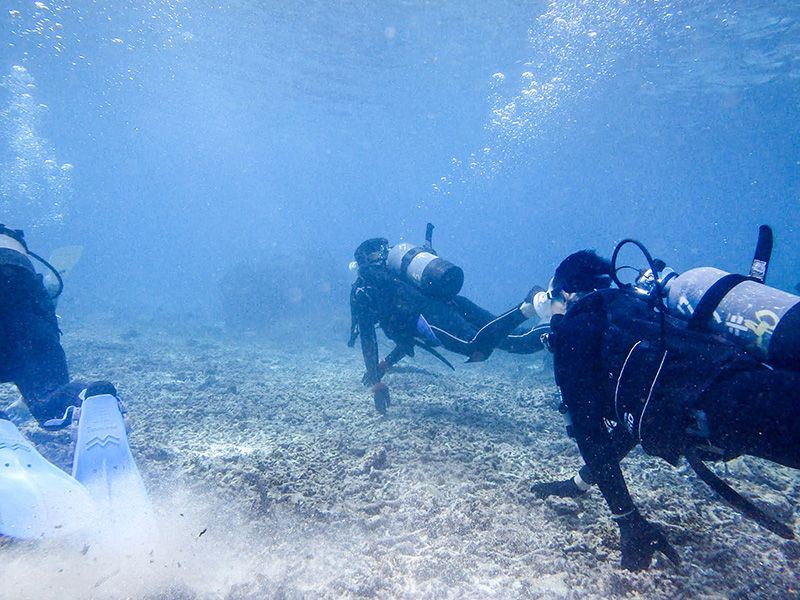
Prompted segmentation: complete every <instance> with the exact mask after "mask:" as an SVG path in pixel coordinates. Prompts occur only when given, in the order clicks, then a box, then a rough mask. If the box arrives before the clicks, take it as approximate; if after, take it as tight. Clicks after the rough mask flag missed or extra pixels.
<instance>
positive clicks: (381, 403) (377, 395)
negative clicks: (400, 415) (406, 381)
mask: <svg viewBox="0 0 800 600" xmlns="http://www.w3.org/2000/svg"><path fill="white" fill-rule="evenodd" d="M372 398H373V399H374V400H375V410H377V411H378V412H379V413H381V414H382V415H384V414H386V409H387V408H389V404H390V403H391V399H390V397H389V386H387V385H386V384H385V383H383V382H382V381H379V382H378V383H376V384H375V385H373V386H372Z"/></svg>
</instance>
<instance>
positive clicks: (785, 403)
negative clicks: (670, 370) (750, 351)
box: [701, 368, 800, 469]
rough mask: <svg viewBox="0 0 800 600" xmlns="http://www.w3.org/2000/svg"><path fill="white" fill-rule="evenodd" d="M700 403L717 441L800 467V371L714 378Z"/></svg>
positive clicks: (752, 372) (712, 439)
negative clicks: (722, 378)
mask: <svg viewBox="0 0 800 600" xmlns="http://www.w3.org/2000/svg"><path fill="white" fill-rule="evenodd" d="M701 408H702V409H703V411H704V412H705V413H706V416H707V418H708V426H709V431H710V442H711V443H712V444H713V445H714V446H718V447H720V448H723V449H724V450H726V451H729V452H731V453H733V454H749V455H751V456H758V457H761V458H765V459H767V460H771V461H773V462H776V463H779V464H782V465H786V466H788V467H793V468H795V469H800V373H796V372H794V371H783V370H770V369H767V368H763V369H757V370H750V371H744V372H741V373H737V374H735V375H732V376H731V377H728V378H725V380H721V381H718V382H716V383H714V384H713V385H712V386H711V387H710V388H709V390H708V392H707V393H706V394H704V400H703V401H702V406H701Z"/></svg>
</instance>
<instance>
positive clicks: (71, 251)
mask: <svg viewBox="0 0 800 600" xmlns="http://www.w3.org/2000/svg"><path fill="white" fill-rule="evenodd" d="M82 255H83V246H62V247H61V248H56V249H55V250H53V253H52V254H51V255H50V258H49V260H48V262H49V263H50V265H51V266H52V267H53V268H54V269H55V270H56V271H58V274H59V275H61V277H66V276H67V275H69V274H70V272H71V271H72V269H74V268H75V265H77V264H78V261H80V259H81V256H82ZM44 286H45V288H47V291H48V292H51V290H55V289H58V287H59V282H58V279H57V278H56V276H55V274H54V273H52V272H51V271H49V270H48V271H46V272H45V274H44ZM50 295H51V296H52V295H53V294H52V292H51V294H50Z"/></svg>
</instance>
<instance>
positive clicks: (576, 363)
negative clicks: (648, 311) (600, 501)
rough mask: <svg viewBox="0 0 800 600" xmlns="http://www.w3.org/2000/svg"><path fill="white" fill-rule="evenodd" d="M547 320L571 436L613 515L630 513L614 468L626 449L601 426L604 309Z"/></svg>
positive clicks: (628, 500)
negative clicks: (551, 321)
mask: <svg viewBox="0 0 800 600" xmlns="http://www.w3.org/2000/svg"><path fill="white" fill-rule="evenodd" d="M589 308H590V310H585V311H584V312H581V313H579V314H572V315H567V317H566V318H561V319H558V320H557V321H555V320H554V321H553V328H554V331H555V333H554V335H555V337H554V340H555V348H554V367H555V371H556V379H557V382H558V385H559V387H560V389H561V397H562V399H563V401H564V405H565V406H566V408H567V411H568V413H569V417H570V426H571V428H572V435H573V436H574V437H575V441H576V442H577V444H578V448H579V449H580V451H581V456H583V460H584V461H585V462H586V465H587V466H588V467H589V470H590V471H591V473H592V476H593V477H594V479H595V480H596V482H597V485H598V487H599V488H600V491H601V492H602V494H603V497H604V498H605V499H606V502H607V503H608V505H609V508H611V512H612V513H613V514H615V515H617V514H622V513H625V512H629V511H630V510H633V508H634V505H633V500H632V499H631V497H630V494H629V493H628V487H627V485H626V484H625V479H624V478H623V476H622V470H621V469H620V467H619V460H620V458H621V456H624V454H627V452H628V451H630V448H632V447H633V446H632V445H631V446H630V448H625V447H624V446H621V447H619V448H617V446H618V445H619V442H618V441H615V436H612V434H611V432H609V430H608V428H607V427H606V423H605V420H604V416H605V411H604V404H603V400H604V398H603V394H602V390H601V389H599V387H600V385H601V381H602V380H603V378H604V377H607V375H606V373H605V368H604V366H603V364H602V352H603V347H602V341H603V334H604V332H605V327H606V319H605V314H604V307H603V306H598V307H597V310H591V309H593V308H594V307H591V306H590V307H589Z"/></svg>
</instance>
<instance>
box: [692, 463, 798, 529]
mask: <svg viewBox="0 0 800 600" xmlns="http://www.w3.org/2000/svg"><path fill="white" fill-rule="evenodd" d="M684 455H685V456H686V461H687V462H688V463H689V465H690V466H691V467H692V469H693V470H694V472H695V473H697V476H698V477H699V478H700V479H701V480H703V482H704V483H705V484H706V485H708V486H709V487H710V488H711V489H712V490H714V491H715V492H717V493H718V494H719V495H720V496H722V498H723V500H725V501H726V502H728V504H730V505H731V506H732V507H733V508H735V509H736V510H738V511H739V512H740V513H742V514H743V515H744V516H745V517H748V518H750V519H753V520H754V521H755V522H756V523H758V524H759V525H761V526H762V527H764V528H765V529H769V530H770V531H771V532H772V533H774V534H776V535H778V536H780V537H782V538H783V539H785V540H793V539H794V532H793V531H792V529H791V527H789V526H788V525H786V523H783V522H781V521H779V520H778V519H776V518H775V517H772V516H770V515H768V514H767V513H765V512H764V511H763V510H761V509H760V508H758V507H757V506H756V505H755V504H753V503H752V502H751V501H750V500H748V499H747V498H745V497H744V496H742V495H741V494H740V493H739V492H737V491H736V490H734V489H733V488H732V487H731V486H729V485H728V484H727V483H726V482H725V481H723V480H722V479H720V478H719V477H717V476H716V475H715V474H714V473H713V472H712V471H711V469H709V468H708V467H707V466H706V465H705V463H703V461H702V460H701V459H700V457H699V456H698V454H697V450H695V449H694V448H690V449H688V450H687V451H686V452H685V453H684Z"/></svg>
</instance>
